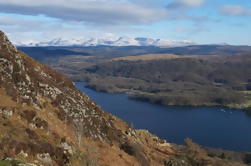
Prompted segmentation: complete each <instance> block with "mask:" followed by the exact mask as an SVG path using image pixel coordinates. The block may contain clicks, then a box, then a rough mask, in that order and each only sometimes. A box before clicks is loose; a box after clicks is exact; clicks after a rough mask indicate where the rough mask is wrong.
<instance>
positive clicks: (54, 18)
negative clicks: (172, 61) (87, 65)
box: [0, 0, 251, 45]
mask: <svg viewBox="0 0 251 166" xmlns="http://www.w3.org/2000/svg"><path fill="white" fill-rule="evenodd" d="M0 29H1V30H3V31H5V32H6V33H7V34H8V35H9V36H10V38H11V39H12V40H13V41H15V42H20V41H22V42H30V41H48V40H51V39H54V38H65V39H70V38H76V39H81V38H90V37H118V36H128V37H151V38H161V39H171V40H190V41H193V42H195V43H199V44H213V43H216V44H218V43H229V44H235V45H251V39H250V37H251V1H250V0H43V1H35V0H8V1H6V0H0Z"/></svg>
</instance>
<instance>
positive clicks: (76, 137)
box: [0, 32, 241, 166]
mask: <svg viewBox="0 0 251 166" xmlns="http://www.w3.org/2000/svg"><path fill="white" fill-rule="evenodd" d="M187 148H188V147H182V148H180V147H177V146H175V145H170V144H168V143H166V142H165V141H163V140H161V139H159V138H157V137H156V136H154V135H152V134H150V133H148V132H146V131H143V130H141V131H138V130H133V129H131V128H130V127H129V126H128V125H127V124H126V123H125V122H123V121H122V120H120V119H118V118H116V117H114V116H112V115H110V114H108V113H106V112H104V111H103V110H101V109H100V108H99V107H98V106H97V105H96V104H95V103H94V102H93V101H91V100H90V99H89V98H88V97H87V96H85V95H84V94H82V93H81V92H79V91H78V90H77V89H76V88H75V87H74V85H73V83H72V82H71V81H70V80H69V79H67V78H66V77H64V76H63V75H61V74H59V73H57V72H55V71H53V70H51V69H50V68H48V67H46V66H44V65H43V64H40V63H38V62H37V61H35V60H33V59H32V58H30V57H28V56H27V55H25V54H24V53H22V52H20V51H18V50H17V49H16V48H15V46H13V45H12V44H11V42H10V41H9V40H8V38H7V37H6V36H5V34H4V33H3V32H0V159H6V158H7V159H8V160H2V161H0V165H1V163H2V162H3V163H8V164H10V163H12V165H13V163H14V162H17V163H19V161H22V162H24V163H31V164H30V165H32V164H33V165H53V166H63V165H74V166H78V165H79V166H80V165H81V166H84V165H109V166H110V165H111V166H113V165H114V166H117V165H121V166H123V165H135V166H136V165H144V166H148V165H149V166H150V165H151V166H154V165H163V166H164V165H166V166H174V165H184V163H186V164H187V165H189V164H190V165H191V160H193V157H196V155H197V153H195V154H194V156H192V157H189V156H187V155H186V153H184V154H183V153H180V152H179V151H180V150H182V151H183V152H186V150H187ZM198 149H199V148H198ZM204 155H205V156H206V157H205V156H202V157H201V156H200V158H199V157H198V158H199V159H198V161H194V162H195V163H201V162H202V161H203V162H202V164H204V165H210V164H212V163H216V162H217V163H218V162H219V163H222V162H224V164H225V165H232V162H229V161H225V160H221V159H214V158H210V157H208V156H207V155H206V152H205V154H204ZM179 156H181V157H184V156H185V157H184V158H186V159H184V161H183V159H180V158H179ZM204 159H205V160H207V162H204ZM16 160H18V161H16ZM239 161H240V162H241V160H239ZM182 163H183V164H182ZM234 164H235V165H236V163H234ZM19 165H20V163H19ZM26 165H29V164H26ZM222 165H223V164H222ZM238 165H239V164H238ZM240 165H241V164H240Z"/></svg>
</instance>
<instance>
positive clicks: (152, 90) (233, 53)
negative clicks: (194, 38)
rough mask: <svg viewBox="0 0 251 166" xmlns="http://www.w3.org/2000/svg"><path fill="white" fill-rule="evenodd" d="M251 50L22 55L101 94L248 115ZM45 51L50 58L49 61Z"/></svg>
mask: <svg viewBox="0 0 251 166" xmlns="http://www.w3.org/2000/svg"><path fill="white" fill-rule="evenodd" d="M250 48H251V47H248V46H216V45H212V46H203V45H202V46H186V47H175V48H157V47H105V46H100V47H93V48H91V47H86V48H46V47H42V48H36V47H35V48H32V47H30V48H26V47H24V48H20V49H21V50H23V51H26V52H27V53H28V54H29V52H30V53H32V56H33V57H34V58H36V59H38V60H40V61H42V62H44V63H46V64H48V65H50V66H51V67H53V68H54V69H56V70H57V71H59V72H61V73H64V74H66V75H67V76H68V77H69V78H71V79H72V80H73V81H82V82H87V86H88V87H89V88H93V89H95V90H97V91H104V92H108V93H130V94H134V95H133V96H131V97H130V98H131V99H135V100H142V101H146V102H151V103H155V104H161V105H167V106H170V105H173V106H227V107H232V108H238V109H246V110H249V109H250V108H249V107H250V101H251V96H250V93H249V91H250V86H251V85H250V84H251V78H250V76H251V71H250V69H249V66H250V65H251V54H250V52H251V49H250ZM40 49H44V50H45V53H47V54H46V56H45V57H43V56H41V55H40ZM57 49H59V50H60V49H61V50H65V49H66V50H68V51H72V52H71V53H69V54H67V55H61V56H57V55H55V54H51V53H50V52H48V50H51V51H52V50H53V51H54V52H55V53H57ZM46 51H47V52H46ZM66 53H67V51H66ZM41 57H42V58H41Z"/></svg>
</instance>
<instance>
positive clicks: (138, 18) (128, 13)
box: [0, 0, 168, 25]
mask: <svg viewBox="0 0 251 166" xmlns="http://www.w3.org/2000/svg"><path fill="white" fill-rule="evenodd" d="M0 11H1V12H6V13H17V14H26V15H40V14H42V15H46V16H48V17H54V18H59V19H63V20H75V21H83V22H87V23H94V24H113V25H114V24H115V25H123V24H148V23H154V22H157V21H160V20H162V19H165V18H166V17H167V15H168V12H167V11H166V10H165V9H161V8H151V7H146V6H142V5H140V4H138V3H132V2H131V1H126V0H109V1H108V0H71V1H69V0H43V1H36V0H8V1H6V0H0Z"/></svg>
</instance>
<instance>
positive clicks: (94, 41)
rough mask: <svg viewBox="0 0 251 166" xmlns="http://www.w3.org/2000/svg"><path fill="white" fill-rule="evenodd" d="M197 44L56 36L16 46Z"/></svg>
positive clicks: (189, 43) (138, 38)
mask: <svg viewBox="0 0 251 166" xmlns="http://www.w3.org/2000/svg"><path fill="white" fill-rule="evenodd" d="M192 44H195V43H193V42H192V41H189V40H167V39H153V38H145V37H137V38H130V37H119V38H113V37H108V38H87V39H63V38H56V39H53V40H49V41H45V42H36V41H28V42H16V43H15V45H16V46H26V47H28V46H29V47H34V46H36V47H37V46H43V47H44V46H82V47H83V46H85V47H88V46H100V45H103V46H156V47H176V46H187V45H192Z"/></svg>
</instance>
